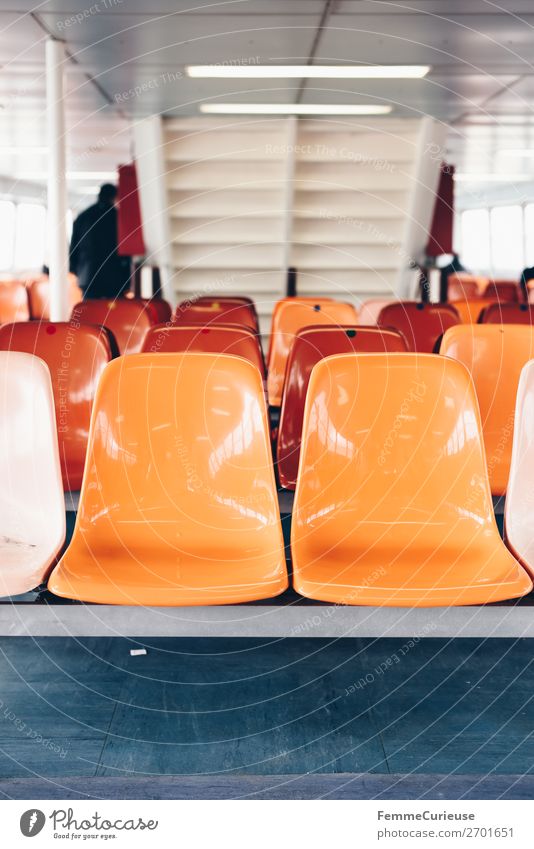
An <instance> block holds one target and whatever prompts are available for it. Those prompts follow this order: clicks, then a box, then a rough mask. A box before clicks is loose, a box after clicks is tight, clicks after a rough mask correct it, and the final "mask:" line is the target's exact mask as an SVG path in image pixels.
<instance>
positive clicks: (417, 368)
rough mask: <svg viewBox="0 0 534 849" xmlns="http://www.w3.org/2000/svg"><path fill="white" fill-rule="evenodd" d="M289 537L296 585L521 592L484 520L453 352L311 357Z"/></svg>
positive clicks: (441, 602) (442, 595)
mask: <svg viewBox="0 0 534 849" xmlns="http://www.w3.org/2000/svg"><path fill="white" fill-rule="evenodd" d="M291 548H292V554H293V574H294V585H295V589H296V590H297V591H298V592H300V593H301V594H302V595H305V596H309V597H311V598H315V599H320V600H324V601H331V602H335V603H343V604H370V605H390V606H414V605H415V606H439V607H442V606H448V605H458V604H480V603H485V602H490V601H498V600H501V599H506V598H515V597H517V596H521V595H524V594H525V593H527V592H529V591H530V589H531V587H532V583H531V581H530V579H529V577H528V575H527V573H526V572H525V571H524V569H522V568H521V566H520V565H519V564H518V563H517V562H516V560H514V558H513V557H512V556H511V555H510V553H509V552H508V551H507V550H506V547H505V546H504V544H503V542H502V540H501V538H500V536H499V532H498V529H497V525H496V523H495V517H494V514H493V508H492V501H491V494H490V489H489V484H488V476H487V471H486V467H485V461H484V449H483V443H482V435H481V427H480V417H479V412H478V405H477V401H476V396H475V391H474V387H473V383H472V381H471V379H470V376H469V374H468V372H467V370H466V369H465V367H464V366H462V364H461V363H457V362H455V361H454V360H450V359H447V358H446V357H438V356H435V355H431V354H411V353H410V354H348V355H340V356H336V357H329V358H327V359H325V360H321V362H319V363H318V364H317V365H316V366H315V368H314V370H313V372H312V376H311V380H310V385H309V388H308V397H307V400H306V409H305V413H304V427H303V437H302V448H301V462H300V471H299V480H298V484H297V491H296V495H295V503H294V509H293V524H292V537H291Z"/></svg>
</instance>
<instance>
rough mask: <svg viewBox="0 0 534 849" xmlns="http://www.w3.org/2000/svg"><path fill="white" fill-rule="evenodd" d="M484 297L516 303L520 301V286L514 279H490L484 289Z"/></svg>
mask: <svg viewBox="0 0 534 849" xmlns="http://www.w3.org/2000/svg"><path fill="white" fill-rule="evenodd" d="M483 297H484V298H492V299H493V300H494V301H501V303H513V304H515V303H518V301H519V286H518V285H517V283H516V282H515V281H512V280H490V282H489V283H488V285H487V286H486V288H485V289H484V292H483Z"/></svg>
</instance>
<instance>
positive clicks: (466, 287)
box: [447, 271, 489, 301]
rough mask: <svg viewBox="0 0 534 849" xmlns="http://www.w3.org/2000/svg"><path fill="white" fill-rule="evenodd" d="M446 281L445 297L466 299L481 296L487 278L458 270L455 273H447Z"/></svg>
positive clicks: (453, 299) (451, 299) (456, 299)
mask: <svg viewBox="0 0 534 849" xmlns="http://www.w3.org/2000/svg"><path fill="white" fill-rule="evenodd" d="M447 283H448V285H447V299H448V300H449V301H466V300H476V298H480V297H482V292H483V291H484V289H485V288H486V286H487V285H488V283H489V280H488V278H487V277H478V276H476V275H474V274H467V273H466V272H462V271H459V272H457V273H456V274H451V275H449V279H448V281H447Z"/></svg>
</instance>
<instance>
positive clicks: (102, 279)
mask: <svg viewBox="0 0 534 849" xmlns="http://www.w3.org/2000/svg"><path fill="white" fill-rule="evenodd" d="M116 198H117V188H116V186H113V185H112V184H111V183H105V184H104V185H103V186H101V188H100V191H99V193H98V201H97V202H96V203H95V204H93V206H90V207H89V208H88V209H85V210H84V211H83V212H81V213H80V215H78V217H77V218H76V220H75V222H74V226H73V228H72V238H71V243H70V270H71V271H72V272H73V274H76V276H77V277H78V284H79V286H80V289H81V290H82V291H83V296H84V298H117V297H119V296H120V295H122V294H125V292H126V291H127V290H128V288H129V284H130V259H129V257H124V256H119V253H118V229H117V209H116V207H115V201H116Z"/></svg>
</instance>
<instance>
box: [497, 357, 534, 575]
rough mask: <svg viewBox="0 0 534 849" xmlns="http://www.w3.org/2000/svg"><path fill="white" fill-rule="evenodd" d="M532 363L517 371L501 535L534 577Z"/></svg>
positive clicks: (533, 379) (533, 403)
mask: <svg viewBox="0 0 534 849" xmlns="http://www.w3.org/2000/svg"><path fill="white" fill-rule="evenodd" d="M533 413H534V361H530V362H528V363H527V364H526V365H525V366H524V367H523V370H522V372H521V377H520V379H519V387H518V390H517V401H516V407H515V421H514V441H513V449H512V459H511V463H510V479H509V481H508V490H507V492H506V503H505V510H504V533H505V539H506V542H507V545H508V547H509V548H510V550H511V551H512V552H513V554H514V555H515V556H516V557H517V558H518V560H519V561H520V562H521V563H522V564H523V566H525V568H526V569H527V570H528V572H529V573H530V575H531V577H532V576H533V575H534V533H533V532H532V493H533V489H534V487H533V483H534V415H533Z"/></svg>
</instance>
